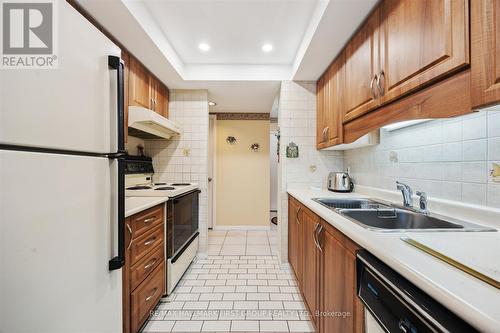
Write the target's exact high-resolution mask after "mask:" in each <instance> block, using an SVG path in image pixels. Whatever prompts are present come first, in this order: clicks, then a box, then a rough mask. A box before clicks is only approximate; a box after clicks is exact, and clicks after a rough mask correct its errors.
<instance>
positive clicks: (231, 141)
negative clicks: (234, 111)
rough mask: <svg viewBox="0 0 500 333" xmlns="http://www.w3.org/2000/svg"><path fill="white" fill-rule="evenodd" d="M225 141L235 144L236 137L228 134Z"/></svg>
mask: <svg viewBox="0 0 500 333" xmlns="http://www.w3.org/2000/svg"><path fill="white" fill-rule="evenodd" d="M226 142H227V143H229V144H230V145H234V144H236V138H235V137H234V136H228V137H227V138H226Z"/></svg>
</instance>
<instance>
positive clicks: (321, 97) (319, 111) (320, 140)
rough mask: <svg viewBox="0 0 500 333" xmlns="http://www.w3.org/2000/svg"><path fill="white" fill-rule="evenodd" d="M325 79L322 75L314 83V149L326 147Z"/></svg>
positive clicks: (324, 75)
mask: <svg viewBox="0 0 500 333" xmlns="http://www.w3.org/2000/svg"><path fill="white" fill-rule="evenodd" d="M325 77H326V73H325V74H323V76H321V77H320V78H319V80H318V82H317V83H316V148H317V149H321V148H325V147H326V136H325V127H326V114H327V112H326V110H325Z"/></svg>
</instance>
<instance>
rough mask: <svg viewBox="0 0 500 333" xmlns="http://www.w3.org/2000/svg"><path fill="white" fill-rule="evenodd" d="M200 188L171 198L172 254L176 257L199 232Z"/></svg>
mask: <svg viewBox="0 0 500 333" xmlns="http://www.w3.org/2000/svg"><path fill="white" fill-rule="evenodd" d="M200 192H201V191H200V190H194V191H191V192H188V193H184V194H182V195H180V196H177V197H173V198H172V199H171V209H172V210H171V212H172V216H171V220H172V232H171V235H172V239H171V240H170V244H171V249H172V251H168V252H171V255H169V254H170V253H167V255H168V256H169V257H174V256H175V255H176V254H178V253H179V251H182V248H183V247H184V246H185V245H186V244H187V243H188V242H189V241H190V240H191V238H192V237H194V236H195V235H196V233H197V232H198V216H199V203H198V200H199V194H200ZM169 201H170V200H169Z"/></svg>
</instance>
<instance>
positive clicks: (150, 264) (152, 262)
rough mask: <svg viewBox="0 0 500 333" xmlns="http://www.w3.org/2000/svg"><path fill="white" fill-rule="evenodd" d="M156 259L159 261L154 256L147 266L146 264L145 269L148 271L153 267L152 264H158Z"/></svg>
mask: <svg viewBox="0 0 500 333" xmlns="http://www.w3.org/2000/svg"><path fill="white" fill-rule="evenodd" d="M156 261H157V259H156V258H154V259H153V260H151V261H150V262H149V264H147V265H146V266H144V270H145V271H147V270H148V269H149V268H151V267H152V266H154V264H156Z"/></svg>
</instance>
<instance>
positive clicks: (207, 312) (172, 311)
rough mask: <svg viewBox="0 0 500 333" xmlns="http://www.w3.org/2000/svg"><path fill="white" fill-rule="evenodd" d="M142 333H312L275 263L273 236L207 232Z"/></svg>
mask: <svg viewBox="0 0 500 333" xmlns="http://www.w3.org/2000/svg"><path fill="white" fill-rule="evenodd" d="M208 236H209V238H208V239H209V241H208V242H209V249H208V251H209V256H208V258H207V259H197V260H196V261H195V262H194V263H193V264H191V267H190V268H189V270H188V271H187V272H186V274H185V275H184V277H183V278H182V280H181V281H180V282H179V285H178V286H177V288H176V289H175V290H174V292H173V293H172V295H170V296H169V297H168V298H166V299H162V302H161V303H160V305H159V306H158V307H157V309H156V311H155V313H154V314H152V316H151V318H150V321H149V322H148V323H147V325H146V326H145V328H144V332H275V333H277V332H314V329H313V326H312V324H311V323H310V321H309V313H308V311H307V310H306V309H305V305H304V303H303V300H302V297H301V295H300V293H299V290H298V288H297V286H296V281H295V278H294V276H293V274H291V273H290V272H289V270H288V269H283V268H282V267H281V265H279V263H278V259H277V256H276V253H277V252H276V251H277V243H276V240H277V231H276V230H271V231H227V232H226V231H210V232H209V234H208Z"/></svg>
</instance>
